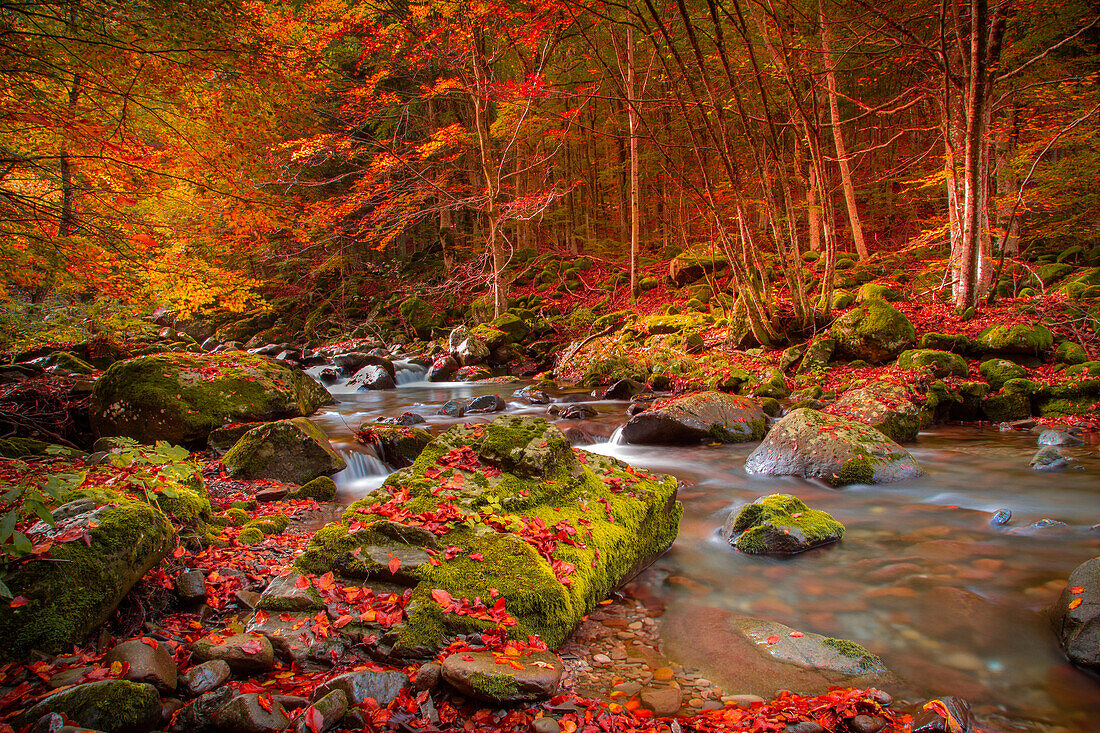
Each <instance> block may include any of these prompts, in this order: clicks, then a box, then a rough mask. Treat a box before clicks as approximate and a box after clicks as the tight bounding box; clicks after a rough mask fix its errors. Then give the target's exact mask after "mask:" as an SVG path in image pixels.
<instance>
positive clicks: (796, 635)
mask: <svg viewBox="0 0 1100 733" xmlns="http://www.w3.org/2000/svg"><path fill="white" fill-rule="evenodd" d="M788 636H793V637H794V638H796V639H801V638H802V637H803V636H805V634H803V633H802V632H801V631H792V632H791V633H790V634H788Z"/></svg>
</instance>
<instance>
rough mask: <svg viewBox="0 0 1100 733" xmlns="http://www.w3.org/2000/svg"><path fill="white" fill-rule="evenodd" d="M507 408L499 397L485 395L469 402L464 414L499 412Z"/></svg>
mask: <svg viewBox="0 0 1100 733" xmlns="http://www.w3.org/2000/svg"><path fill="white" fill-rule="evenodd" d="M507 406H508V405H507V403H505V402H504V400H503V399H502V398H501V396H500V395H497V394H487V395H482V396H481V397H475V398H474V399H472V400H470V404H468V405H466V414H467V415H469V414H471V413H490V412H501V411H503V410H504V408H506V407H507Z"/></svg>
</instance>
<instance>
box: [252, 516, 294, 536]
mask: <svg viewBox="0 0 1100 733" xmlns="http://www.w3.org/2000/svg"><path fill="white" fill-rule="evenodd" d="M244 526H245V529H244V530H242V532H241V534H244V532H245V531H247V530H248V529H253V528H255V529H258V530H259V531H260V532H262V533H263V534H280V533H282V532H283V531H284V530H285V529H286V528H287V527H288V526H290V520H289V519H288V518H287V517H286V515H285V514H271V515H268V516H266V517H261V518H259V519H253V520H252V521H251V522H248V523H247V524H245V525H244Z"/></svg>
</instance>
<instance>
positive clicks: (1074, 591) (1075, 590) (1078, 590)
mask: <svg viewBox="0 0 1100 733" xmlns="http://www.w3.org/2000/svg"><path fill="white" fill-rule="evenodd" d="M1069 592H1070V593H1072V594H1073V595H1075V596H1079V595H1081V594H1082V593H1084V592H1085V588H1084V587H1083V586H1080V585H1075V586H1073V587H1072V588H1070V589H1069Z"/></svg>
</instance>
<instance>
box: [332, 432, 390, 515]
mask: <svg viewBox="0 0 1100 733" xmlns="http://www.w3.org/2000/svg"><path fill="white" fill-rule="evenodd" d="M335 448H336V449H337V450H338V451H340V455H341V456H343V457H344V461H346V462H347V464H348V467H347V468H345V469H344V470H343V471H340V472H339V473H337V474H335V475H334V476H333V477H332V480H333V481H335V482H336V486H337V487H338V488H339V491H340V494H341V495H343V497H346V498H348V499H350V500H351V501H355V500H356V499H359V498H362V497H363V496H366V495H367V494H369V493H370V492H371V491H373V490H374V489H377V488H378V487H379V486H381V485H382V482H383V481H385V480H386V477H387V476H389V475H390V474H391V473H393V469H392V468H390V467H389V466H387V465H386V464H385V463H383V462H382V460H381V459H380V458H379V457H378V455H377V454H376V453H375V452H374V449H373V448H371V447H370V446H365V445H351V444H342V445H337V446H335Z"/></svg>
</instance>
